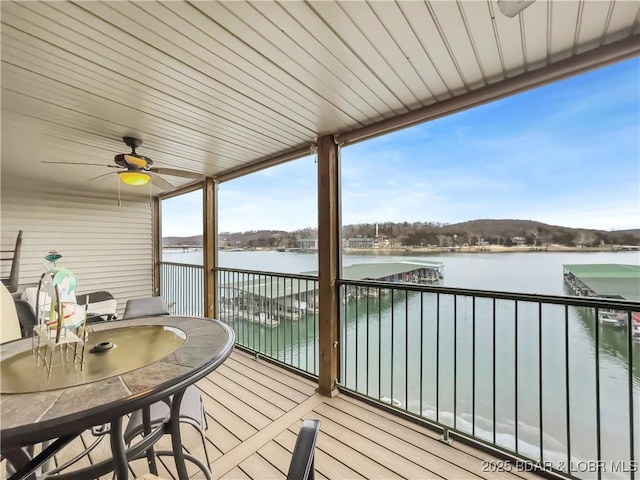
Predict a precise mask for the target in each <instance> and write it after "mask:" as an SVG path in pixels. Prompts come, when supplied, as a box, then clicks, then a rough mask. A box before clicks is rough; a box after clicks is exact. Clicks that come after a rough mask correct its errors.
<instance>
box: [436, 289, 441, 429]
mask: <svg viewBox="0 0 640 480" xmlns="http://www.w3.org/2000/svg"><path fill="white" fill-rule="evenodd" d="M439 421H440V294H439V293H436V422H439Z"/></svg>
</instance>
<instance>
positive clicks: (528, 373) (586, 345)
mask: <svg viewBox="0 0 640 480" xmlns="http://www.w3.org/2000/svg"><path fill="white" fill-rule="evenodd" d="M339 283H340V285H341V295H342V298H343V299H346V300H343V313H342V315H341V317H342V318H341V320H342V323H341V342H340V344H341V347H342V352H341V385H342V387H343V388H345V389H348V390H352V391H354V392H357V393H359V394H361V395H364V396H366V397H369V398H371V399H374V400H376V401H379V402H384V403H387V404H389V405H390V406H392V407H394V408H396V409H398V410H401V411H404V412H406V413H408V414H410V415H413V416H416V417H420V418H421V419H424V420H427V421H428V422H430V423H432V424H435V425H436V426H438V427H440V428H441V429H442V432H443V439H444V440H448V439H449V435H450V433H451V432H454V433H455V434H458V435H460V436H464V437H470V438H473V439H474V440H476V441H479V442H481V443H484V444H487V445H490V446H491V447H494V448H498V449H500V450H503V451H505V452H508V453H509V454H511V455H514V456H516V457H519V458H522V459H523V460H525V461H529V462H532V463H533V465H535V466H538V467H544V468H545V469H547V470H554V471H555V472H556V473H560V474H562V475H563V476H566V477H574V478H617V477H620V478H633V477H634V473H635V472H637V471H640V468H639V467H640V464H639V463H638V460H639V452H638V445H637V444H636V443H635V439H636V438H638V434H639V430H640V427H639V424H640V422H638V421H637V420H638V406H639V401H640V369H639V363H640V345H638V343H637V342H638V341H640V336H638V337H636V336H634V334H633V327H632V323H633V320H632V312H633V311H636V312H637V311H639V310H640V305H639V304H638V303H633V302H624V301H609V300H607V299H594V298H577V297H561V296H541V295H525V294H511V293H500V292H487V291H477V290H466V289H453V288H444V287H432V286H421V285H408V284H402V285H398V284H390V283H384V284H383V283H381V282H365V281H347V280H342V281H340V282H339ZM610 312H613V313H610ZM600 318H602V322H605V323H609V324H608V325H601V321H599V319H600ZM630 327H631V328H630ZM638 333H640V332H638ZM530 467H531V465H529V467H525V466H524V464H523V465H522V468H530ZM488 468H493V469H495V470H500V469H507V468H511V469H513V470H514V471H515V469H516V465H514V464H508V463H498V464H496V465H493V466H489V467H488ZM489 471H492V470H489Z"/></svg>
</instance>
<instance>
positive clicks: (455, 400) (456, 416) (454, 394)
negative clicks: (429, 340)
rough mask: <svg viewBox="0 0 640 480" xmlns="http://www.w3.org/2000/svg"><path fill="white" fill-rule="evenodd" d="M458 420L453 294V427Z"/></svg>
mask: <svg viewBox="0 0 640 480" xmlns="http://www.w3.org/2000/svg"><path fill="white" fill-rule="evenodd" d="M457 422H458V295H454V296H453V428H456V425H457Z"/></svg>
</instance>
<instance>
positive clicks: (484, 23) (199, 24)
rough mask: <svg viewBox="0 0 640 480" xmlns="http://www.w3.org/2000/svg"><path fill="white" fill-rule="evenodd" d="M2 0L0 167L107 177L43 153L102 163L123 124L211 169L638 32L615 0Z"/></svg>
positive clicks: (160, 161)
mask: <svg viewBox="0 0 640 480" xmlns="http://www.w3.org/2000/svg"><path fill="white" fill-rule="evenodd" d="M1 5H2V6H1V14H2V16H1V21H2V30H1V34H2V71H1V74H2V77H1V79H2V176H3V179H7V178H24V179H28V180H38V181H46V182H52V183H57V184H60V185H64V186H67V187H73V188H86V187H87V185H90V187H91V188H92V189H107V190H114V189H117V183H118V182H117V178H114V177H115V175H113V176H107V177H105V178H103V179H99V180H95V181H92V182H91V183H87V181H88V180H89V179H91V178H92V177H95V176H97V175H100V174H103V173H107V172H109V170H108V169H107V168H106V167H105V168H103V167H100V166H95V167H90V166H67V165H51V164H43V163H41V162H42V161H70V162H88V163H97V164H105V165H107V164H113V156H114V155H115V154H117V153H123V152H127V151H128V150H127V148H126V147H125V146H124V144H123V143H122V141H121V137H122V136H123V135H126V134H132V133H133V134H136V135H137V136H140V137H142V138H143V139H144V145H143V146H142V147H141V148H140V149H139V151H138V153H140V154H143V155H146V156H148V157H151V158H152V159H153V160H154V166H158V167H167V168H177V169H184V170H188V171H190V172H195V173H199V174H204V175H211V176H216V175H219V174H221V173H224V172H230V171H234V170H237V169H239V168H242V167H243V166H244V165H247V164H250V163H252V162H259V161H261V160H264V159H268V158H270V157H273V156H276V155H279V154H283V153H286V152H290V151H299V150H300V149H307V148H309V146H310V145H311V144H312V143H313V142H314V141H315V139H316V138H317V137H318V136H322V135H325V134H328V133H336V134H340V133H345V132H352V131H354V130H358V129H362V128H363V127H367V126H372V125H374V126H375V125H376V124H378V123H379V122H384V121H387V122H388V121H389V120H390V119H393V118H395V117H397V116H399V115H402V114H406V113H407V112H414V111H417V110H420V109H425V108H428V107H429V106H430V105H434V104H437V103H439V102H443V101H447V100H449V99H451V98H453V97H459V96H464V95H468V94H470V93H472V92H474V91H477V90H479V89H482V88H484V87H486V86H487V85H491V84H498V83H499V82H502V81H504V80H508V79H512V78H514V77H517V76H519V75H522V74H526V73H527V72H532V71H536V70H540V69H545V68H550V67H553V66H554V64H558V63H560V64H561V63H562V62H566V61H568V60H570V59H571V57H572V56H575V55H579V54H581V53H583V52H587V51H590V50H595V49H599V48H603V47H606V46H611V44H614V43H616V42H626V43H627V44H628V43H629V40H633V41H637V39H638V38H639V37H638V34H639V33H640V3H638V2H634V1H624V0H611V1H584V0H583V1H572V2H566V1H548V2H547V1H542V0H538V1H536V2H534V3H533V4H532V5H530V6H529V7H528V8H527V9H525V10H524V11H523V12H522V13H520V14H519V15H516V16H515V17H514V18H508V17H506V16H504V15H503V14H502V13H500V11H499V9H498V7H497V4H496V0H478V1H466V0H464V1H453V0H452V1H434V2H423V1H404V2H403V1H399V2H392V1H389V2H365V1H356V2H335V1H310V2H288V1H283V2H234V1H230V2H209V1H203V2H165V3H158V2H119V1H118V2H116V1H114V2H94V1H86V2H8V1H3V2H1ZM166 178H167V180H169V181H171V182H172V183H173V184H175V185H177V186H178V185H181V184H184V183H185V182H189V180H186V179H180V178H176V177H166ZM129 188H131V187H129ZM158 192H159V191H156V193H158ZM145 193H146V192H145Z"/></svg>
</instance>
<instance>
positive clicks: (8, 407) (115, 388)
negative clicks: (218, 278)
mask: <svg viewBox="0 0 640 480" xmlns="http://www.w3.org/2000/svg"><path fill="white" fill-rule="evenodd" d="M143 325H161V326H167V327H173V328H176V329H179V330H181V331H182V332H184V333H185V335H186V339H185V341H184V343H183V344H182V345H181V346H179V347H178V348H177V349H176V350H175V351H174V352H173V353H170V354H169V355H167V356H165V357H163V358H160V359H158V360H156V361H154V362H152V363H150V364H148V365H144V366H142V367H140V368H137V369H135V370H131V371H127V372H125V373H121V374H117V375H114V376H111V377H109V378H104V379H101V380H98V381H93V382H91V383H86V384H82V385H76V386H71V387H67V388H60V389H57V390H48V391H41V392H33V393H19V394H2V395H1V396H0V426H1V431H0V440H1V445H2V449H3V450H5V449H8V448H14V447H17V446H23V445H32V444H34V443H38V442H42V441H44V440H49V439H52V438H56V437H60V436H62V435H67V434H71V433H75V432H82V431H84V430H85V429H87V428H90V427H92V426H94V425H100V424H103V423H109V422H111V421H112V420H115V419H117V418H118V417H120V416H122V415H125V414H127V413H130V412H133V411H135V410H137V409H139V408H142V407H143V406H145V405H149V404H151V403H153V402H156V401H158V400H161V399H163V398H166V397H168V396H169V395H172V394H174V393H175V392H177V391H179V390H181V389H184V388H186V387H187V386H189V385H191V384H193V383H195V382H196V381H198V380H200V379H201V378H203V377H204V376H206V375H207V374H209V373H210V372H212V371H213V370H214V369H215V368H216V367H217V366H218V365H220V364H221V363H222V362H223V361H224V360H225V359H226V358H227V357H228V356H229V355H230V354H231V351H232V350H233V345H234V341H235V335H234V333H233V330H231V329H230V328H229V327H228V326H226V325H225V324H223V323H221V322H219V321H217V320H211V319H208V318H200V317H180V316H172V315H171V316H170V315H164V316H157V317H145V318H138V319H133V320H120V321H116V322H105V323H103V324H92V328H93V330H94V331H103V330H108V329H116V328H117V329H120V328H123V327H134V326H136V327H137V326H143ZM135 331H136V330H135V329H132V332H135ZM91 345H92V343H91V336H90V337H89V343H88V346H89V347H90V346H91ZM30 349H31V338H26V339H21V340H16V341H13V342H9V343H5V344H3V345H2V346H1V347H0V360H5V359H7V358H9V357H12V356H14V355H16V354H19V353H21V352H24V351H25V350H30ZM87 355H89V354H88V353H87ZM101 355H102V354H101ZM54 368H55V367H54Z"/></svg>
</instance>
